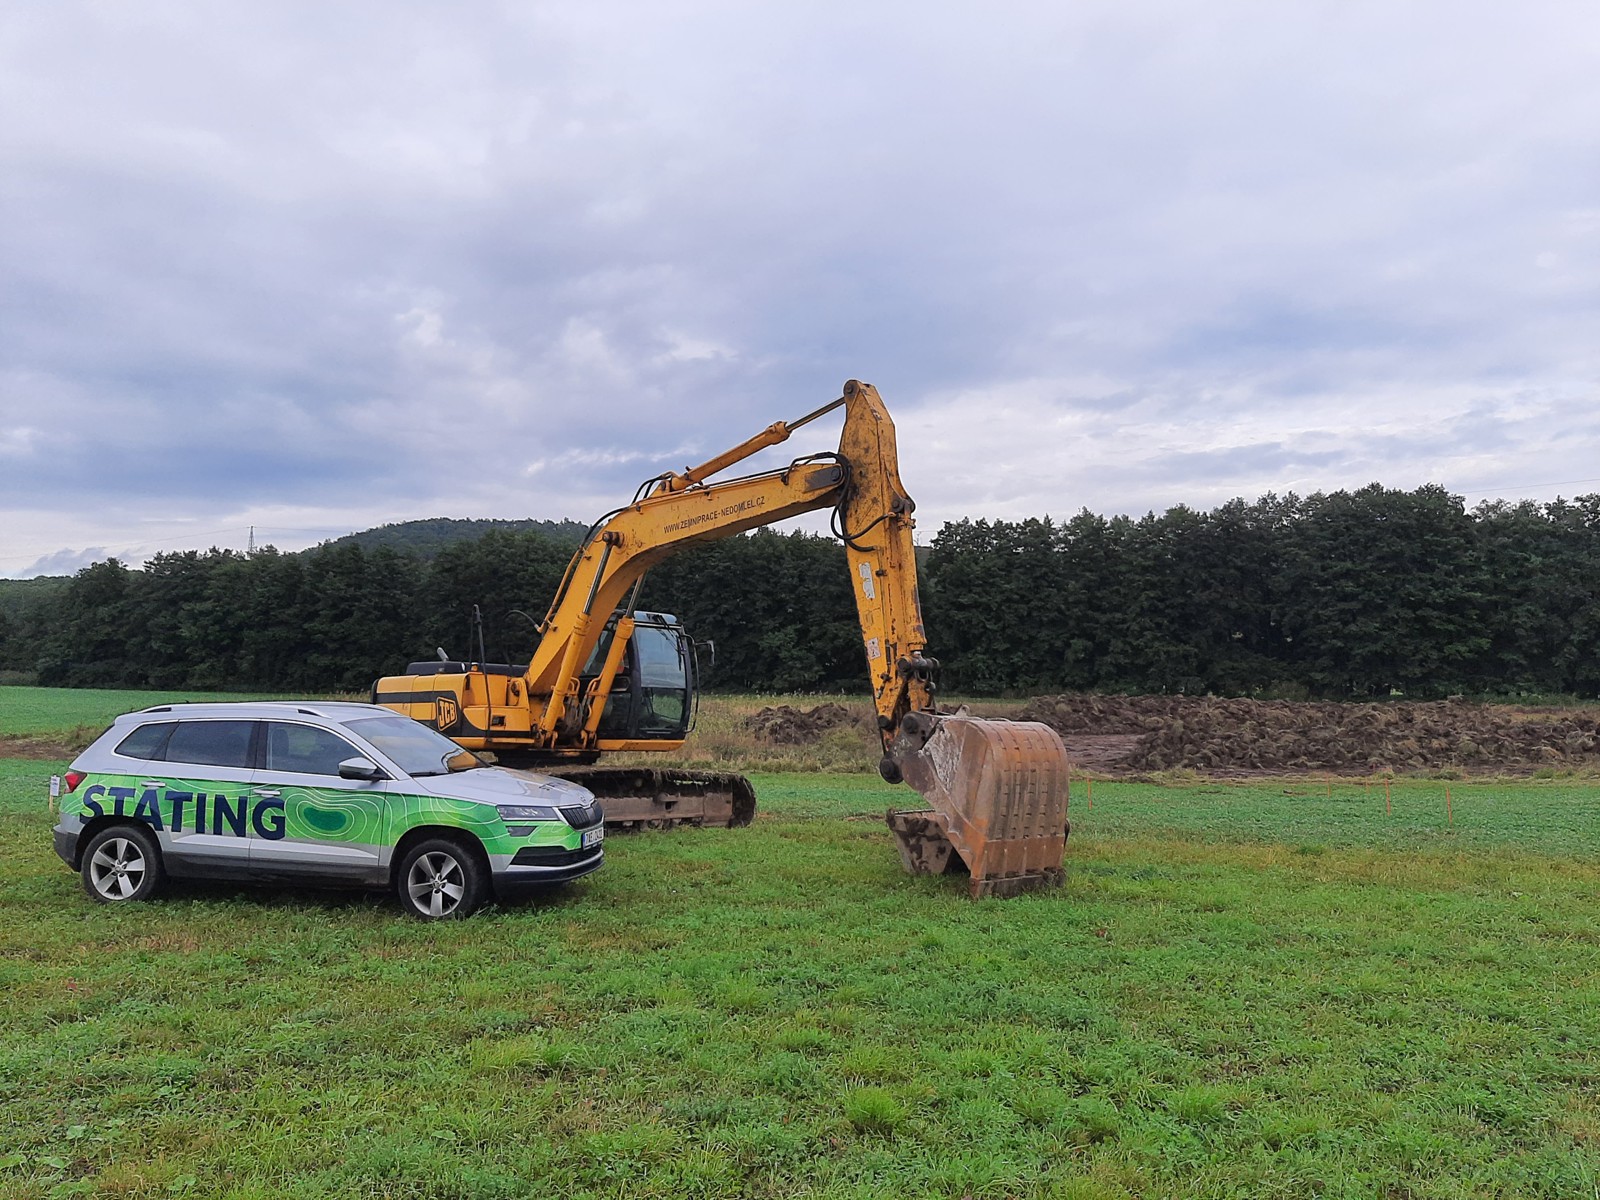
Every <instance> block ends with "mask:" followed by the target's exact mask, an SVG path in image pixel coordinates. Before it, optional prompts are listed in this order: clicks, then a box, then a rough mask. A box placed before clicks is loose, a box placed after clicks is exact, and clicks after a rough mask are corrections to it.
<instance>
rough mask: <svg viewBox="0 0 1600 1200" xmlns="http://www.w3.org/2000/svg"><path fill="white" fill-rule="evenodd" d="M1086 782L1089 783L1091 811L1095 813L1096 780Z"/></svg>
mask: <svg viewBox="0 0 1600 1200" xmlns="http://www.w3.org/2000/svg"><path fill="white" fill-rule="evenodd" d="M1086 782H1087V786H1088V792H1089V811H1090V812H1093V811H1094V780H1092V779H1090V780H1088V781H1086Z"/></svg>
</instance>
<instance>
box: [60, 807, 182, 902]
mask: <svg viewBox="0 0 1600 1200" xmlns="http://www.w3.org/2000/svg"><path fill="white" fill-rule="evenodd" d="M78 873H79V874H80V875H81V876H82V877H83V890H84V891H86V892H88V893H89V898H90V899H91V900H95V901H98V902H99V903H101V904H122V903H124V902H126V901H129V900H148V899H150V897H151V896H153V895H155V894H156V890H157V889H158V888H160V886H161V880H162V879H163V878H164V877H165V875H166V872H165V871H164V870H162V867H161V850H160V848H159V847H158V846H157V845H156V839H155V838H154V837H152V836H151V835H150V832H149V830H147V829H145V828H144V826H142V825H113V826H111V827H109V828H107V829H102V830H100V831H99V832H97V833H96V834H95V835H94V836H93V837H91V838H90V839H89V843H88V845H86V846H85V847H84V848H83V866H82V867H81V868H80V869H79V872H78Z"/></svg>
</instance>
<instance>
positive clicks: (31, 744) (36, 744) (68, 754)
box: [0, 735, 83, 759]
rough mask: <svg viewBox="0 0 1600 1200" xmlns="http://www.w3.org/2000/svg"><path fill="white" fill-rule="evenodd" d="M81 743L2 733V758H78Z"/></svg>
mask: <svg viewBox="0 0 1600 1200" xmlns="http://www.w3.org/2000/svg"><path fill="white" fill-rule="evenodd" d="M82 749H83V747H82V746H81V745H69V744H68V743H66V742H63V741H61V740H59V739H57V738H47V737H9V736H5V735H0V758H65V759H71V758H76V757H77V755H78V751H80V750H82Z"/></svg>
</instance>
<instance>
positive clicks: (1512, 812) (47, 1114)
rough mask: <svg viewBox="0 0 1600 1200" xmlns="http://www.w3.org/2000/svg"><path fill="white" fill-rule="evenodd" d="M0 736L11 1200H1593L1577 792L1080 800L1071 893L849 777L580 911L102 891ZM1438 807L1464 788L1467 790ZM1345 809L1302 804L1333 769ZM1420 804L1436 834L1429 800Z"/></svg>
mask: <svg viewBox="0 0 1600 1200" xmlns="http://www.w3.org/2000/svg"><path fill="white" fill-rule="evenodd" d="M57 769H59V765H57V764H50V763H38V762H18V761H14V760H11V761H0V830H3V831H4V833H5V837H4V838H3V839H0V878H3V879H4V880H5V881H6V885H5V901H4V904H3V905H0V994H3V995H4V996H5V998H6V1019H5V1021H4V1023H3V1025H0V1104H3V1106H4V1111H5V1114H6V1117H5V1122H4V1124H3V1126H0V1195H3V1196H18V1197H21V1196H53V1195H92V1196H107V1195H122V1196H152V1197H167V1196H182V1195H234V1196H272V1197H278V1196H338V1197H380V1196H383V1197H388V1196H395V1197H407V1196H412V1197H435V1196H437V1197H477V1196H483V1197H500V1196H504V1197H512V1196H525V1195H559V1196H573V1197H577V1196H594V1197H600V1196H606V1197H648V1196H661V1197H680V1196H691V1197H693V1196H699V1197H723V1196H726V1197H735V1196H756V1197H769V1196H770V1197H796V1196H849V1197H858V1196H859V1197H869V1196H871V1197H876V1196H949V1197H961V1196H974V1197H1047V1196H1050V1197H1078V1198H1084V1197H1132V1196H1138V1197H1158V1196H1171V1197H1194V1196H1199V1197H1207V1196H1216V1197H1220V1196H1251V1197H1255V1196H1283V1197H1291V1196H1306V1197H1310V1196H1326V1197H1367V1196H1394V1197H1401V1196H1405V1197H1413V1198H1421V1197H1440V1198H1444V1197H1449V1198H1452V1200H1454V1198H1456V1197H1462V1196H1475V1197H1476V1196H1501V1197H1512V1196H1518V1197H1520V1196H1547V1197H1578V1196H1582V1197H1589V1198H1592V1197H1593V1196H1594V1194H1595V1191H1594V1188H1595V1182H1596V1179H1597V1178H1600V1102H1597V1089H1600V1053H1597V1051H1596V1047H1597V1046H1600V907H1597V905H1596V898H1597V896H1600V866H1597V864H1596V862H1595V860H1594V850H1595V847H1596V846H1597V844H1600V843H1597V841H1596V839H1595V836H1594V835H1595V832H1596V831H1595V829H1594V825H1593V820H1592V818H1591V817H1590V816H1589V815H1587V810H1591V809H1593V808H1594V807H1595V805H1594V803H1593V801H1594V798H1595V797H1594V794H1593V792H1592V791H1589V790H1581V789H1578V788H1576V787H1575V786H1573V785H1571V784H1570V783H1558V782H1554V781H1552V782H1527V783H1518V784H1515V785H1504V786H1498V787H1490V786H1488V785H1473V786H1471V787H1467V786H1464V785H1458V784H1452V785H1451V787H1452V796H1453V798H1457V799H1456V805H1457V806H1456V813H1455V815H1456V825H1455V827H1453V828H1447V827H1445V826H1444V824H1443V810H1442V784H1436V785H1425V784H1421V783H1417V784H1408V785H1406V786H1405V787H1403V788H1402V787H1396V789H1395V791H1394V807H1395V813H1394V814H1393V815H1392V816H1390V817H1385V815H1384V813H1383V799H1382V794H1381V791H1379V792H1377V793H1376V794H1375V796H1374V795H1373V794H1369V793H1366V792H1365V791H1364V789H1360V788H1355V789H1346V791H1349V792H1353V793H1354V794H1353V795H1346V794H1343V793H1342V792H1341V789H1340V788H1339V787H1337V786H1336V787H1335V789H1334V796H1333V797H1331V798H1330V797H1328V796H1327V795H1325V794H1323V795H1319V794H1317V793H1318V789H1317V788H1315V787H1312V786H1310V785H1282V784H1280V785H1277V786H1276V787H1275V788H1274V787H1271V786H1267V785H1261V786H1251V787H1248V788H1246V787H1222V786H1220V785H1208V784H1201V785H1181V786H1180V785H1174V786H1168V787H1157V786H1154V785H1149V784H1143V785H1135V784H1117V785H1110V784H1104V783H1097V784H1096V786H1095V789H1094V800H1095V808H1094V811H1093V812H1092V813H1091V812H1089V811H1088V810H1087V804H1086V801H1087V797H1086V796H1081V795H1080V794H1079V793H1078V792H1077V791H1075V793H1074V800H1073V810H1074V812H1073V815H1074V820H1075V828H1074V833H1073V837H1072V841H1071V844H1070V848H1069V854H1068V857H1069V876H1068V883H1067V886H1066V887H1065V888H1064V889H1062V890H1061V891H1059V892H1056V893H1052V894H1049V895H1039V896H1030V897H1024V898H1021V899H1017V900H1011V901H1000V902H994V901H989V902H982V903H973V902H971V901H968V900H967V899H965V898H964V892H963V889H962V887H961V884H960V883H959V881H957V880H956V879H954V878H937V879H934V878H912V877H909V876H905V875H902V874H901V873H900V871H899V867H898V863H897V860H896V856H895V852H894V849H893V845H892V843H891V841H890V838H889V835H888V832H887V830H886V829H885V828H884V827H883V825H882V823H881V820H879V819H878V814H881V812H882V811H883V809H884V808H886V807H888V806H889V805H890V804H891V803H904V801H905V799H906V796H907V793H905V792H904V791H903V790H896V789H891V788H889V787H887V786H886V785H882V784H879V783H877V782H876V781H875V780H874V779H872V778H870V777H865V776H842V775H835V776H817V775H810V776H802V775H776V776H762V777H760V778H758V780H757V783H758V788H759V791H760V795H761V804H762V810H761V815H760V817H759V818H758V820H757V822H756V824H755V825H754V826H752V827H751V828H749V829H746V830H733V831H727V830H723V831H702V832H692V831H690V832H683V833H677V834H646V835H641V836H635V837H628V838H616V839H614V840H613V841H612V842H610V843H609V844H608V860H607V865H606V868H605V869H604V870H603V871H601V872H600V873H599V874H598V875H596V876H593V877H591V878H590V879H589V880H586V881H584V882H582V883H580V884H578V885H576V886H574V887H573V888H571V889H569V890H568V891H567V892H566V893H565V894H563V895H562V896H561V897H560V898H558V899H555V900H552V901H549V902H545V903H539V904H533V905H529V906H524V907H515V908H499V909H491V910H489V911H488V912H486V913H484V914H482V915H481V916H479V917H477V918H474V919H473V920H471V921H469V922H467V923H464V924H461V925H452V926H445V927H430V926H424V925H420V924H416V923H412V922H408V921H405V920H403V919H402V918H401V917H400V916H399V914H398V912H397V911H396V909H395V908H394V907H393V906H392V905H391V904H389V903H387V902H384V901H382V900H379V899H373V898H367V897H360V896H342V895H338V894H303V893H294V892H287V891H278V890H249V889H235V888H231V887H210V888H204V889H198V888H190V889H187V890H184V891H181V892H178V893H176V894H174V895H173V896H171V897H170V898H168V899H165V900H162V901H159V902H157V903H153V904H150V905H145V906H141V907H137V908H130V909H107V908H103V907H98V906H95V905H93V904H91V903H90V902H89V901H88V900H87V898H86V897H84V895H83V894H82V892H81V890H79V888H78V885H77V881H76V879H74V878H73V876H72V875H70V874H69V873H68V872H67V871H66V870H65V868H63V867H62V866H61V865H60V863H59V862H58V861H56V860H55V858H54V856H53V854H52V853H51V851H50V849H49V839H48V826H49V819H48V816H47V814H46V812H45V810H44V803H43V796H44V787H43V779H44V777H45V776H47V775H48V774H49V773H50V771H51V770H57ZM1458 788H1459V791H1457V789H1458ZM1323 790H1324V791H1325V788H1324V789H1323ZM1434 794H1437V795H1438V797H1439V801H1440V805H1439V811H1438V814H1437V815H1438V819H1437V821H1435V820H1434V819H1433V817H1432V816H1430V815H1428V811H1429V809H1428V806H1429V805H1430V804H1431V803H1432V801H1431V797H1432V796H1433V795H1434Z"/></svg>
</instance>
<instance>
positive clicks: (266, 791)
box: [255, 788, 283, 800]
mask: <svg viewBox="0 0 1600 1200" xmlns="http://www.w3.org/2000/svg"><path fill="white" fill-rule="evenodd" d="M255 794H256V795H257V796H262V797H265V798H266V799H268V800H276V799H277V798H278V797H279V796H281V795H283V793H282V792H279V791H275V790H274V789H272V788H256V789H255Z"/></svg>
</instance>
